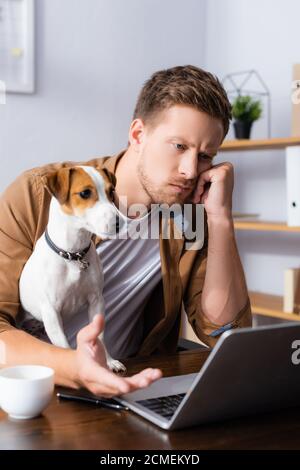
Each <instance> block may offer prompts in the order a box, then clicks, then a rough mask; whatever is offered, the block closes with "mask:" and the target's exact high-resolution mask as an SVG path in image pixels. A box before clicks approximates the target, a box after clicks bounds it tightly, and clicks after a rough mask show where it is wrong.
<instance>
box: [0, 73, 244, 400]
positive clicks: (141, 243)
mask: <svg viewBox="0 0 300 470" xmlns="http://www.w3.org/2000/svg"><path fill="white" fill-rule="evenodd" d="M230 118H231V107H230V103H229V101H228V98H227V96H226V93H225V91H224V89H223V87H222V85H221V84H220V82H219V81H218V80H217V79H216V78H215V77H214V76H213V75H211V74H210V73H208V72H205V71H204V70H201V69H199V68H197V67H194V66H178V67H174V68H171V69H167V70H162V71H159V72H157V73H154V74H153V76H152V77H151V78H150V79H149V80H148V81H147V82H146V83H145V84H144V86H143V88H142V90H141V93H140V95H139V97H138V101H137V104H136V108H135V112H134V116H133V121H132V123H131V126H130V130H129V142H128V147H127V149H125V150H123V151H122V152H121V153H119V154H118V155H117V156H115V157H105V158H102V159H101V158H100V159H99V158H98V159H94V160H91V161H89V162H88V164H91V165H94V166H95V167H105V168H107V169H108V170H109V171H110V172H111V173H113V174H114V175H115V176H116V181H117V183H116V191H115V203H116V204H117V205H118V204H119V207H121V205H120V201H121V197H125V196H126V198H127V204H128V207H130V206H131V205H132V204H143V205H145V206H146V207H149V208H150V206H151V204H153V203H158V204H160V203H167V204H169V205H172V204H173V203H179V204H181V205H183V204H184V203H185V202H190V203H191V202H192V203H193V206H194V207H195V204H197V203H202V204H204V207H205V212H206V214H205V240H204V244H203V246H201V247H200V248H199V249H198V250H187V249H185V247H184V243H183V238H181V239H176V238H175V237H174V236H173V237H171V238H170V239H163V238H162V236H161V235H160V238H159V240H149V239H148V240H122V241H120V240H118V241H116V240H109V241H108V242H102V243H101V240H98V243H97V245H96V246H97V251H98V253H99V255H100V256H101V259H102V260H103V265H104V275H105V285H104V292H103V293H104V300H105V303H106V312H105V322H106V328H105V334H106V338H107V340H108V341H107V344H106V346H107V348H108V350H109V352H110V353H111V354H112V355H113V356H114V357H115V358H120V357H124V355H125V356H126V355H127V357H128V356H135V355H151V354H159V353H162V352H165V353H166V352H172V351H173V352H174V351H175V350H176V345H177V341H178V336H179V328H180V316H181V309H182V306H183V307H184V309H185V311H186V314H187V316H188V320H189V322H190V324H191V325H192V327H193V329H194V331H195V333H196V334H197V336H198V337H199V338H200V339H201V340H202V341H203V342H204V343H206V344H208V345H210V346H213V345H214V344H215V342H216V341H217V338H218V336H219V334H220V333H221V332H222V331H223V330H224V329H227V328H235V327H242V326H249V325H250V324H251V309H250V303H249V297H248V293H247V287H246V282H245V277H244V273H243V269H242V266H241V262H240V259H239V255H238V251H237V247H236V242H235V236H234V228H233V220H232V212H231V209H232V190H233V167H232V165H231V164H230V163H222V164H218V165H213V158H214V156H215V155H216V153H217V151H218V149H219V147H220V145H221V144H222V141H223V139H224V137H225V136H226V134H227V132H228V127H229V121H230ZM71 164H72V162H67V163H65V164H64V165H71ZM62 165H63V164H52V165H46V166H44V167H41V168H36V169H33V170H30V171H27V172H25V173H24V174H22V175H21V176H20V177H19V178H17V179H16V181H15V182H13V183H12V185H10V186H9V187H8V188H7V190H6V191H5V193H4V194H3V195H2V198H1V201H0V247H1V248H0V250H1V252H0V340H2V342H3V344H4V346H5V351H6V355H5V364H6V365H12V364H20V363H39V364H45V365H48V366H50V367H52V368H53V369H54V370H55V378H56V383H58V384H62V385H69V386H71V387H80V386H84V387H86V388H88V389H89V390H91V391H92V392H94V393H96V394H99V395H103V396H113V395H117V394H120V393H126V392H128V391H131V390H135V389H137V388H140V387H144V386H147V385H149V384H150V383H151V382H152V381H154V380H156V379H157V378H159V377H160V376H161V372H160V371H159V370H157V369H147V370H144V371H142V372H141V373H140V374H137V375H136V376H133V377H127V378H126V377H119V376H116V375H115V374H113V373H112V372H110V371H108V370H107V369H106V368H105V367H104V365H103V364H104V357H103V348H102V346H101V344H100V342H99V340H98V339H97V338H98V335H99V333H100V332H101V331H102V329H103V327H104V319H103V316H102V315H97V316H96V317H95V319H94V321H93V323H91V324H90V325H88V326H84V325H85V324H86V317H85V316H84V313H83V312H81V314H80V315H79V317H80V318H79V321H78V322H77V323H76V328H75V330H76V331H75V333H77V332H78V331H79V332H78V335H77V342H76V344H75V343H74V346H76V349H69V350H65V349H60V348H57V347H55V346H53V345H51V344H48V343H47V342H45V341H42V340H41V339H39V338H36V337H34V336H32V335H30V334H28V333H27V332H25V331H23V330H22V329H20V328H19V329H17V328H16V325H17V324H18V316H19V311H20V308H19V307H20V304H19V296H18V280H19V277H20V273H21V272H22V269H23V266H24V264H25V263H26V260H27V259H28V257H29V256H30V254H31V252H32V250H33V248H34V245H35V243H36V241H37V239H38V238H39V237H40V236H41V234H42V233H43V231H44V230H45V226H46V224H47V218H48V209H49V203H50V195H49V193H48V192H47V191H46V190H45V187H44V184H43V182H44V181H45V179H46V178H47V174H48V173H49V171H53V169H58V168H60V167H61V166H62ZM173 230H174V221H173ZM172 233H173V235H174V232H172ZM107 243H108V245H107ZM116 243H119V244H118V245H116ZM107 246H110V250H109V251H108V249H107ZM112 247H113V248H114V256H108V253H109V254H111V249H112ZM145 273H146V274H145ZM100 313H102V312H99V314H100ZM73 333H74V324H73ZM70 335H71V333H70Z"/></svg>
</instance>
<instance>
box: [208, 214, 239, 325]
mask: <svg viewBox="0 0 300 470" xmlns="http://www.w3.org/2000/svg"><path fill="white" fill-rule="evenodd" d="M207 224H208V234H209V236H208V255H207V263H206V275H205V280H204V286H203V292H202V311H203V313H204V315H205V316H206V318H207V319H208V320H209V321H211V322H212V323H215V324H218V325H225V324H227V323H230V322H232V321H234V320H235V317H236V316H237V313H238V312H240V310H241V309H242V308H243V307H244V306H245V305H246V302H247V300H248V292H247V285H246V280H245V275H244V271H243V267H242V264H241V261H240V257H239V253H238V250H237V246H236V241H235V235H234V226H233V220H232V219H231V218H228V217H210V218H208V220H207Z"/></svg>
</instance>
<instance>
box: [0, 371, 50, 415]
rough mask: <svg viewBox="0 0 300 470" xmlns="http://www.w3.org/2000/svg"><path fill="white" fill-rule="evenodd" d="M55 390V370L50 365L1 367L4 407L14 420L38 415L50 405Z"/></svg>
mask: <svg viewBox="0 0 300 470" xmlns="http://www.w3.org/2000/svg"><path fill="white" fill-rule="evenodd" d="M53 389H54V371H53V369H50V368H49V367H44V366H34V365H32V366H31V365H24V366H16V367H7V368H5V369H1V370H0V406H1V408H2V409H3V410H4V411H6V413H8V414H9V416H10V417H11V418H14V419H30V418H33V417H35V416H38V415H39V414H40V413H41V412H42V411H43V410H44V409H45V408H46V406H47V405H48V404H49V402H50V400H51V397H52V394H53Z"/></svg>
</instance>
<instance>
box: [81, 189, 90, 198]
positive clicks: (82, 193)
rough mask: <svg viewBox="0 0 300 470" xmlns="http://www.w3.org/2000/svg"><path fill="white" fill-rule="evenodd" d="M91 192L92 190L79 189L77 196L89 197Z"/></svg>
mask: <svg viewBox="0 0 300 470" xmlns="http://www.w3.org/2000/svg"><path fill="white" fill-rule="evenodd" d="M91 194H92V191H91V190H90V189H85V190H84V191H81V192H80V193H79V196H80V197H81V198H82V199H88V198H89V197H91Z"/></svg>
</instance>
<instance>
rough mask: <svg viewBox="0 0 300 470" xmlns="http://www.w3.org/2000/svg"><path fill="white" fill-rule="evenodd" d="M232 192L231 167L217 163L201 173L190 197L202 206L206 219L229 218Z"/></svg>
mask: <svg viewBox="0 0 300 470" xmlns="http://www.w3.org/2000/svg"><path fill="white" fill-rule="evenodd" d="M232 191H233V166H232V164H231V163H229V162H225V163H219V164H218V165H215V166H213V167H211V168H210V169H209V170H206V171H203V172H202V173H200V175H199V179H198V182H197V185H196V188H195V190H194V193H193V195H192V202H194V203H196V204H199V203H201V204H204V207H205V210H206V212H207V217H208V219H209V218H213V217H217V218H219V217H223V218H224V217H225V218H231V216H232V215H231V210H232Z"/></svg>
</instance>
